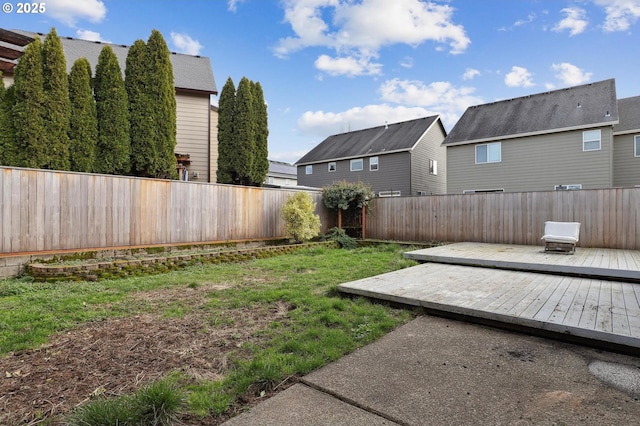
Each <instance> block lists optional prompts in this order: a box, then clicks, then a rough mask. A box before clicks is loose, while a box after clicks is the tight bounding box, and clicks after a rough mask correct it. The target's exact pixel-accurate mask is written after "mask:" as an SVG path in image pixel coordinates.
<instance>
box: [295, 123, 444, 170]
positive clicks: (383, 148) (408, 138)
mask: <svg viewBox="0 0 640 426" xmlns="http://www.w3.org/2000/svg"><path fill="white" fill-rule="evenodd" d="M439 117H440V116H438V115H434V116H431V117H425V118H419V119H416V120H410V121H404V122H401V123H393V124H389V125H385V126H379V127H372V128H370V129H364V130H357V131H353V132H347V133H340V134H338V135H333V136H329V137H328V138H327V139H325V140H324V141H322V142H320V144H319V145H317V146H316V147H315V148H313V149H312V150H311V151H309V152H308V153H307V154H306V155H305V156H304V157H302V158H301V159H300V160H298V162H297V163H296V164H310V163H318V162H324V161H333V160H340V159H344V158H353V157H361V156H371V155H377V154H383V153H389V152H397V151H409V150H411V149H412V148H413V147H414V145H415V144H416V143H417V142H418V140H419V139H420V138H421V137H422V135H424V133H425V132H426V131H427V130H428V129H429V128H430V127H431V126H432V125H433V123H434V122H435V121H438V122H439V123H440V126H442V122H441V121H440V119H439ZM442 131H443V132H444V128H442ZM445 134H446V133H445Z"/></svg>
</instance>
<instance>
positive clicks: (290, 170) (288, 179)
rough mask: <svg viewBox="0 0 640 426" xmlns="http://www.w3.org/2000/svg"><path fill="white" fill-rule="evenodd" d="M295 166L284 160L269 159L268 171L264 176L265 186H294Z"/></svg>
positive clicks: (296, 177) (295, 183) (295, 182)
mask: <svg viewBox="0 0 640 426" xmlns="http://www.w3.org/2000/svg"><path fill="white" fill-rule="evenodd" d="M297 179H298V175H297V171H296V166H294V165H293V164H289V163H285V162H284V161H275V160H269V171H268V172H267V177H266V178H265V181H264V184H265V186H276V187H281V186H285V187H286V186H296V185H297V184H298V181H297Z"/></svg>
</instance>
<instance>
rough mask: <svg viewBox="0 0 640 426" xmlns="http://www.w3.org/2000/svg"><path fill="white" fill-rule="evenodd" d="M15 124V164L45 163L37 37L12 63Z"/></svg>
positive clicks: (42, 97) (40, 53)
mask: <svg viewBox="0 0 640 426" xmlns="http://www.w3.org/2000/svg"><path fill="white" fill-rule="evenodd" d="M13 85H14V88H15V89H14V90H15V105H14V108H13V120H14V126H15V127H14V128H15V140H16V148H17V150H16V152H17V154H18V158H17V159H16V160H17V161H16V164H15V165H17V166H23V167H32V168H36V169H41V168H45V167H47V165H48V163H49V161H48V158H47V152H48V149H47V146H46V144H47V137H46V134H45V123H44V118H43V115H44V104H45V102H44V92H43V90H42V42H41V41H40V38H39V37H38V36H36V38H35V39H34V40H33V41H32V42H31V43H29V44H28V45H27V47H26V48H25V49H24V54H23V55H22V57H21V58H20V61H19V62H18V64H17V65H16V67H15V73H14V80H13Z"/></svg>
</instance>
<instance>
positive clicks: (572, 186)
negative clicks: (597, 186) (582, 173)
mask: <svg viewBox="0 0 640 426" xmlns="http://www.w3.org/2000/svg"><path fill="white" fill-rule="evenodd" d="M553 189H554V190H555V191H574V190H576V189H582V184H581V183H571V184H569V185H555V186H554V187H553Z"/></svg>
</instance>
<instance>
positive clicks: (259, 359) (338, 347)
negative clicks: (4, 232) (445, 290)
mask: <svg viewBox="0 0 640 426" xmlns="http://www.w3.org/2000/svg"><path fill="white" fill-rule="evenodd" d="M404 250H406V248H405V249H404ZM404 250H403V249H402V248H401V247H399V246H396V245H382V246H372V247H363V248H358V249H355V250H340V249H329V248H324V247H318V248H312V249H307V250H302V251H300V252H297V253H294V254H289V255H282V256H277V257H273V258H266V259H258V260H254V261H250V262H244V263H237V264H216V265H201V266H192V267H188V268H185V269H184V270H181V271H174V272H170V273H167V274H162V275H156V276H146V277H132V278H124V279H117V280H105V281H100V282H98V283H95V282H91V283H89V282H73V283H69V282H63V283H55V284H40V283H33V282H29V281H27V280H25V279H21V280H5V281H0V356H2V355H6V354H7V353H9V352H12V351H17V350H21V349H28V348H34V347H37V346H39V345H41V344H42V343H45V342H46V341H47V338H48V336H50V335H51V334H53V333H55V332H58V331H62V330H65V329H69V328H71V327H74V326H78V325H80V324H82V323H84V322H87V321H92V320H99V319H104V318H108V317H115V316H126V315H135V314H137V313H139V312H148V311H152V312H154V313H157V314H160V315H163V316H165V317H179V316H181V315H184V314H185V313H187V312H192V311H191V308H190V307H189V306H186V305H184V304H182V303H181V301H180V300H177V301H173V302H172V303H171V304H169V305H168V306H166V305H165V306H159V305H153V304H148V303H145V302H144V301H141V300H140V298H135V295H136V293H138V292H140V291H151V290H158V289H163V288H166V289H170V288H176V287H178V286H183V287H185V288H198V287H200V286H204V285H211V284H216V283H219V284H223V285H221V286H220V287H221V289H216V290H212V291H211V292H210V293H209V294H208V295H207V299H206V304H205V306H204V307H199V308H198V313H201V314H202V315H204V316H207V317H208V318H210V320H209V321H208V324H209V326H210V327H215V326H216V324H218V323H224V321H225V317H224V312H225V309H227V310H228V309H235V308H238V307H245V308H246V307H249V308H250V309H256V310H257V312H260V311H259V310H260V309H270V308H273V306H274V305H275V304H278V303H279V304H284V305H286V306H287V307H288V312H287V315H286V316H284V317H283V318H282V320H277V321H273V322H272V323H270V324H269V326H268V327H267V328H266V329H261V330H260V331H258V332H257V333H260V337H261V338H260V339H259V340H258V341H259V342H260V343H259V344H252V345H241V346H240V347H239V348H238V350H237V351H235V352H234V353H232V354H231V355H230V357H229V359H230V361H229V364H230V366H229V370H228V372H227V374H226V376H225V377H224V379H222V380H220V381H217V382H207V381H204V380H201V381H198V382H194V381H193V380H191V379H188V378H183V380H179V381H178V383H179V386H180V389H179V391H180V392H182V393H184V394H185V395H186V408H184V410H186V411H187V412H189V413H191V414H194V415H197V416H206V415H216V414H221V413H224V412H225V411H228V410H229V409H232V407H234V404H236V401H238V398H240V397H241V396H242V395H243V394H246V393H253V394H255V393H256V392H257V393H258V395H261V394H262V393H263V392H265V391H269V390H272V389H274V388H275V387H277V386H278V384H279V383H281V382H283V381H284V380H286V379H287V378H289V377H291V376H297V375H303V374H306V373H308V372H310V371H312V370H314V369H317V368H319V367H321V366H323V365H326V364H327V363H329V362H331V361H334V360H337V359H338V358H340V357H342V356H344V355H345V354H347V353H349V352H352V351H353V350H355V349H357V348H358V347H361V346H363V345H365V344H367V343H370V342H372V341H374V340H375V339H378V338H379V337H381V336H382V335H384V334H385V333H387V332H389V331H390V330H392V329H393V328H395V327H397V326H398V325H400V324H402V323H405V322H407V321H409V320H410V319H411V318H412V314H411V313H409V312H406V311H403V310H398V309H393V308H390V307H387V306H383V305H379V304H373V303H370V302H369V301H366V300H363V299H345V298H340V297H339V295H338V294H337V291H336V288H337V285H338V284H340V283H343V282H347V281H352V280H356V279H360V278H364V277H368V276H373V275H377V274H381V273H384V272H389V271H392V270H396V269H400V268H403V267H407V266H411V265H414V264H415V263H414V262H413V261H408V260H405V259H403V258H402V252H403V251H404ZM192 313H193V312H192Z"/></svg>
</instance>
